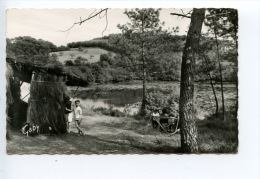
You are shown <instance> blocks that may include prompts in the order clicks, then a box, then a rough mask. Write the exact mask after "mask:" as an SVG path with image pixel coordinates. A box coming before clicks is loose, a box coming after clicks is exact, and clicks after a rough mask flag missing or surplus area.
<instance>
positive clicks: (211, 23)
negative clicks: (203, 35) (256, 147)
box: [205, 8, 238, 120]
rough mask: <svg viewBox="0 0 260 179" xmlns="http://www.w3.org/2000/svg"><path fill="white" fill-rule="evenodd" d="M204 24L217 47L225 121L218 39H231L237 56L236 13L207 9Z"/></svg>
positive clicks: (225, 9)
mask: <svg viewBox="0 0 260 179" xmlns="http://www.w3.org/2000/svg"><path fill="white" fill-rule="evenodd" d="M205 24H206V25H207V26H208V27H209V31H210V32H212V33H213V34H214V37H215V42H216V45H217V55H218V63H219V73H220V79H221V93H222V108H223V111H222V115H223V120H225V104H224V92H223V82H222V67H221V61H220V60H221V59H220V57H219V55H220V52H219V40H218V39H219V38H220V39H222V40H223V39H230V38H233V40H234V41H235V46H236V48H235V51H236V54H237V56H238V53H237V52H238V41H237V39H238V38H237V32H238V13H237V10H236V9H230V8H220V9H212V8H210V9H208V14H207V15H206V20H205ZM234 64H235V71H236V72H237V71H238V70H237V66H238V63H237V58H236V60H235V62H234ZM235 81H236V90H237V102H236V110H237V108H238V79H236V80H235Z"/></svg>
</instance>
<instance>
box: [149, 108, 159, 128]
mask: <svg viewBox="0 0 260 179" xmlns="http://www.w3.org/2000/svg"><path fill="white" fill-rule="evenodd" d="M151 117H152V124H153V128H157V126H158V122H157V121H156V120H159V117H160V113H159V110H158V109H154V111H153V112H152V115H151Z"/></svg>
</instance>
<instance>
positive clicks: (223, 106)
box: [214, 21, 226, 121]
mask: <svg viewBox="0 0 260 179" xmlns="http://www.w3.org/2000/svg"><path fill="white" fill-rule="evenodd" d="M214 22H215V21H214ZM214 34H215V41H216V45H217V56H218V66H219V75H220V85H221V99H222V119H223V120H224V121H225V120H226V119H225V99H224V89H223V77H222V67H221V63H220V57H219V45H218V38H217V33H216V26H214Z"/></svg>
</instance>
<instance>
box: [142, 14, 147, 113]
mask: <svg viewBox="0 0 260 179" xmlns="http://www.w3.org/2000/svg"><path fill="white" fill-rule="evenodd" d="M143 25H144V17H142V29H141V30H142V32H141V33H142V35H144V27H143ZM142 38H143V37H142ZM141 45H142V46H141V48H142V54H141V55H142V56H141V58H142V67H143V69H142V73H143V74H142V75H143V101H142V106H141V115H142V116H144V115H146V110H145V109H146V103H147V100H146V93H147V89H146V64H145V59H144V39H142V44H141Z"/></svg>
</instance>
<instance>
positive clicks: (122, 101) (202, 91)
mask: <svg viewBox="0 0 260 179" xmlns="http://www.w3.org/2000/svg"><path fill="white" fill-rule="evenodd" d="M134 86H135V87H134ZM103 87H104V86H101V87H98V88H91V87H90V88H86V89H81V90H79V91H76V93H75V94H74V92H75V89H74V90H72V89H71V90H70V92H71V96H72V97H73V98H74V99H79V100H80V101H81V106H82V108H84V109H89V110H91V109H94V108H100V107H101V108H107V109H109V108H113V109H118V110H119V111H121V112H124V108H125V106H126V105H128V104H134V103H137V102H141V101H142V85H141V84H139V85H125V86H124V85H118V86H116V85H111V86H110V87H111V88H109V87H108V88H103ZM148 87H149V88H148V92H149V91H152V90H154V89H158V88H160V89H163V92H164V93H165V94H167V93H168V94H169V93H170V92H174V93H175V94H176V95H178V94H179V83H178V82H172V83H167V82H165V83H163V82H161V83H156V82H153V83H151V84H149V85H148ZM215 89H216V91H217V98H218V101H219V106H220V105H221V93H220V85H219V84H218V85H215ZM194 92H195V93H194V104H195V105H196V106H197V107H198V108H200V110H201V111H202V112H203V111H204V112H205V113H211V112H213V111H214V109H215V101H214V96H213V93H212V89H211V86H210V85H209V84H196V85H195V91H194ZM28 93H29V84H24V85H22V87H21V94H22V95H21V97H22V98H23V97H24V96H25V95H27V94H28ZM224 93H225V105H226V107H230V106H234V104H235V101H236V90H235V85H233V84H225V86H224ZM28 97H29V96H27V97H25V99H24V101H25V102H27V101H28ZM131 110H132V111H131V112H130V113H131V114H134V113H137V112H138V109H137V108H132V109H131ZM202 115H204V113H203V114H202Z"/></svg>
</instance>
